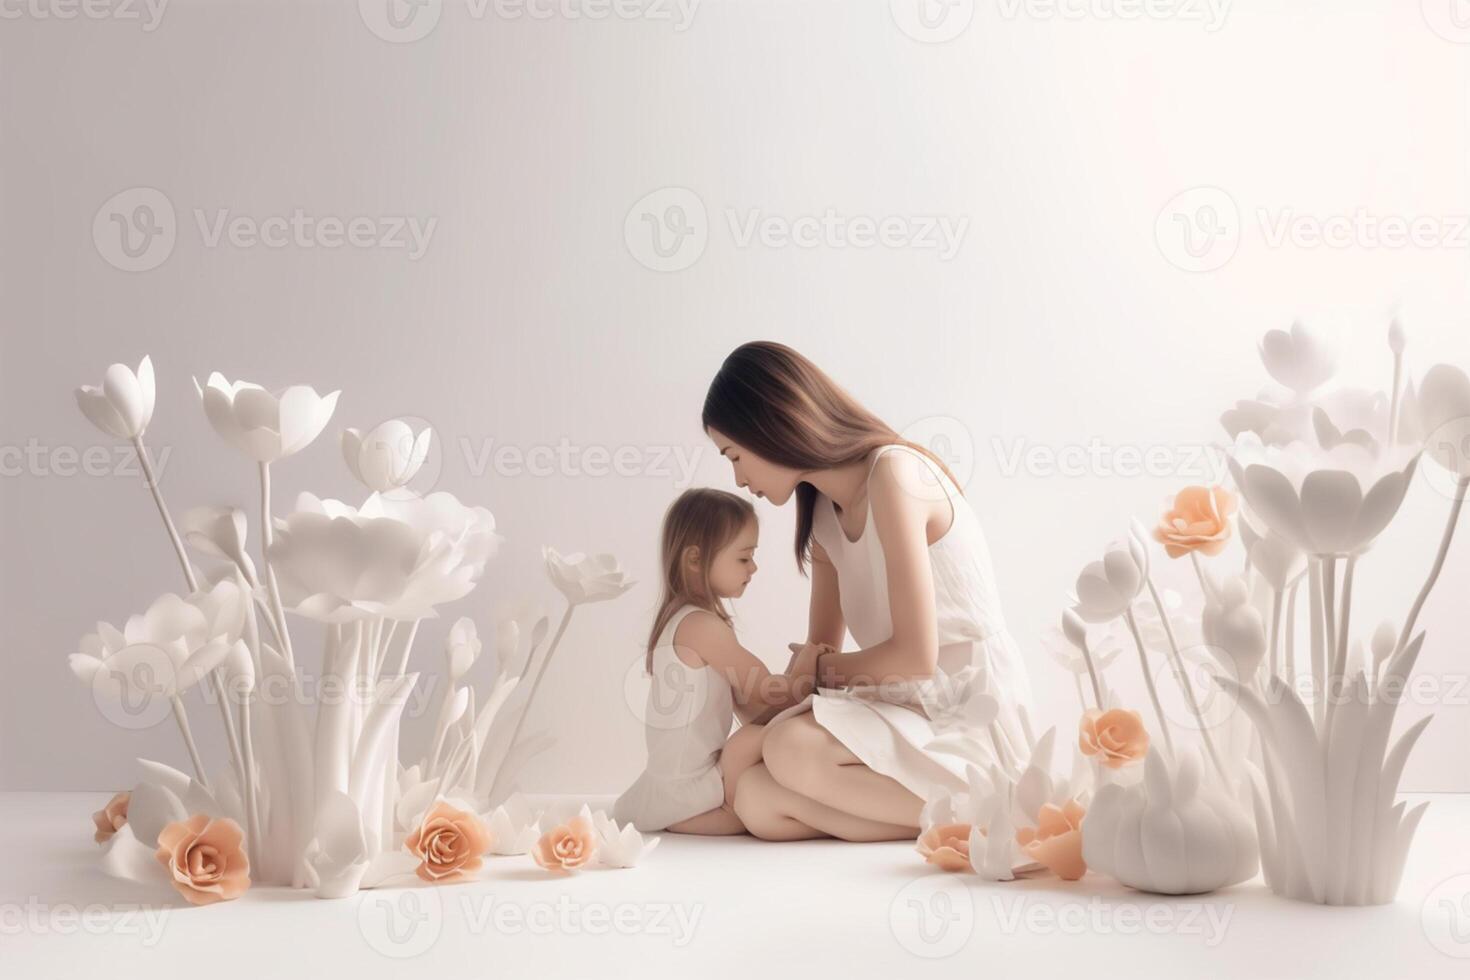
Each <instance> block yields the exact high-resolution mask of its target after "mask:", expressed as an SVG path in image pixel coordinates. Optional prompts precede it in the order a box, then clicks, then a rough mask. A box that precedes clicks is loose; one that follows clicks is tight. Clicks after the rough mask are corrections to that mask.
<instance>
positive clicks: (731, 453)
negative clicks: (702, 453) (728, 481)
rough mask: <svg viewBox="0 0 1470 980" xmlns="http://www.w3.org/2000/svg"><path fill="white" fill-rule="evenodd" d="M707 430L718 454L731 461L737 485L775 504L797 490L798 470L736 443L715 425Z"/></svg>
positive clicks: (799, 476) (786, 499) (784, 501)
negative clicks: (763, 457)
mask: <svg viewBox="0 0 1470 980" xmlns="http://www.w3.org/2000/svg"><path fill="white" fill-rule="evenodd" d="M707 432H708V434H709V437H710V440H711V441H712V442H713V443H714V444H715V448H716V449H718V450H719V451H720V455H721V456H724V457H725V458H726V459H728V460H729V461H730V466H731V468H732V469H734V471H735V484H736V486H741V487H744V488H745V489H746V490H747V491H749V492H750V493H753V494H755V495H756V496H757V497H760V498H761V499H763V500H769V501H770V502H771V503H773V504H775V505H776V506H778V507H779V506H781V505H782V504H784V503H786V501H788V500H790V499H791V495H792V494H793V493H795V492H796V485H797V484H798V483H800V482H801V472H800V471H799V470H793V469H790V468H788V467H785V466H778V465H777V464H775V463H772V462H771V461H770V460H768V459H762V458H761V457H760V456H757V455H756V454H755V453H753V452H751V451H750V450H748V449H746V448H744V447H743V446H739V445H737V444H736V443H735V441H734V440H733V439H731V438H730V437H729V436H727V435H725V434H724V433H722V432H720V431H719V430H718V429H709V430H707Z"/></svg>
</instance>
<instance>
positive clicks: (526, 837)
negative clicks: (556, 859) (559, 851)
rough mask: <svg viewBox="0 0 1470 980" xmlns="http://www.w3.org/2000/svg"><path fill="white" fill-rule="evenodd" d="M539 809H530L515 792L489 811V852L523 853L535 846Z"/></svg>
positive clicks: (538, 834) (538, 832) (539, 833)
mask: <svg viewBox="0 0 1470 980" xmlns="http://www.w3.org/2000/svg"><path fill="white" fill-rule="evenodd" d="M540 818H541V811H539V810H532V809H531V808H530V806H528V805H527V804H526V801H525V799H523V798H522V797H521V796H520V794H515V795H512V796H511V797H510V799H508V800H506V801H505V802H504V803H502V804H500V805H499V806H497V807H496V808H495V809H494V810H492V811H490V818H489V820H488V821H487V826H488V827H489V829H490V838H491V839H490V853H492V854H501V855H512V854H525V853H527V852H529V851H530V850H531V848H532V847H534V846H535V844H536V841H537V839H538V838H539V837H540V836H541V827H540V826H539V824H538V823H537V821H538V820H539V819H540Z"/></svg>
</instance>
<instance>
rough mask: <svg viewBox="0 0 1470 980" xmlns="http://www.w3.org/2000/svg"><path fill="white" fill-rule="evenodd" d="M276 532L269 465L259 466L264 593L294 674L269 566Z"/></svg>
mask: <svg viewBox="0 0 1470 980" xmlns="http://www.w3.org/2000/svg"><path fill="white" fill-rule="evenodd" d="M275 537H276V532H275V528H274V526H273V525H272V523H271V464H269V463H261V464H260V557H261V560H262V561H264V563H265V583H266V591H267V592H269V593H270V598H271V616H272V617H273V618H274V619H275V621H276V637H277V638H278V639H279V640H280V641H281V655H282V656H283V657H285V659H286V666H287V667H288V668H290V670H291V672H292V673H293V674H294V673H295V672H296V654H295V652H294V651H293V650H292V649H291V630H290V629H289V628H288V627H287V626H286V610H285V607H284V606H282V605H281V587H280V585H279V584H278V583H277V582H276V570H275V568H274V567H273V566H272V565H271V556H270V547H271V543H272V542H273V541H274V540H275Z"/></svg>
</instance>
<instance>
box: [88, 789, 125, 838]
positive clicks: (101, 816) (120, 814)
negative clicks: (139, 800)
mask: <svg viewBox="0 0 1470 980" xmlns="http://www.w3.org/2000/svg"><path fill="white" fill-rule="evenodd" d="M132 798H133V794H132V793H117V794H114V795H113V797H112V799H110V800H108V801H107V805H106V806H104V807H103V808H102V809H100V810H98V811H97V812H96V813H94V814H92V822H93V823H94V824H96V825H97V832H96V833H95V834H93V835H92V839H93V840H94V841H96V842H97V843H99V844H103V843H106V842H107V841H108V840H110V839H111V838H112V835H113V834H115V833H117V832H118V831H119V830H122V829H123V824H125V823H127V822H128V802H129V801H130V800H132Z"/></svg>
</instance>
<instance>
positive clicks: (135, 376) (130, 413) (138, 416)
mask: <svg viewBox="0 0 1470 980" xmlns="http://www.w3.org/2000/svg"><path fill="white" fill-rule="evenodd" d="M76 394H77V406H78V407H79V408H81V410H82V414H83V415H85V416H86V417H87V420H88V421H89V422H91V423H92V424H93V425H95V426H96V427H97V428H99V429H101V430H102V431H103V432H105V433H107V434H108V435H110V436H115V437H117V438H118V439H136V438H138V437H139V436H141V435H142V434H143V430H144V429H146V428H148V423H149V422H150V421H152V419H153V396H154V387H153V361H152V360H151V359H150V358H147V357H145V358H143V360H142V361H140V362H139V364H138V370H137V371H136V372H134V371H133V370H132V369H131V368H129V367H128V366H127V365H126V364H114V365H112V366H111V367H109V368H108V369H107V372H106V373H105V374H103V375H102V386H101V387H95V386H93V385H82V386H81V387H80V388H78V389H77V391H76Z"/></svg>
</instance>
